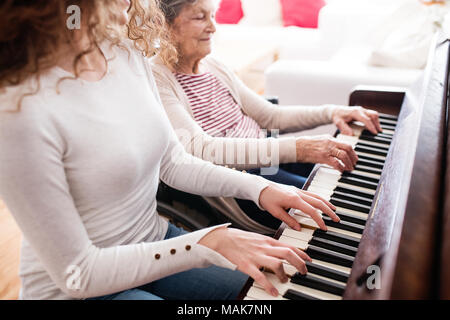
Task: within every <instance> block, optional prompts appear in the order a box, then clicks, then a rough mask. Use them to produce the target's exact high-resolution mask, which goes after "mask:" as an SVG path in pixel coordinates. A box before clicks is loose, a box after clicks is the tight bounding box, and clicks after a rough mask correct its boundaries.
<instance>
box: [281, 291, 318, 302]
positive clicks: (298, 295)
mask: <svg viewBox="0 0 450 320" xmlns="http://www.w3.org/2000/svg"><path fill="white" fill-rule="evenodd" d="M283 298H286V299H289V300H319V299H318V298H316V297H313V296H310V295H308V294H306V293H303V292H300V291H296V290H293V289H288V290H286V292H285V293H284V295H283Z"/></svg>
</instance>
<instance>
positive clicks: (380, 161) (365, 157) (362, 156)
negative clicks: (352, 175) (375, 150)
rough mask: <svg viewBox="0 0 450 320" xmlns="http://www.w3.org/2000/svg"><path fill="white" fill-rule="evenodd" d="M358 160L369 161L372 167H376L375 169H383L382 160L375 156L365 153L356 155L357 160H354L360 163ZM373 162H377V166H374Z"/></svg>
mask: <svg viewBox="0 0 450 320" xmlns="http://www.w3.org/2000/svg"><path fill="white" fill-rule="evenodd" d="M360 161H366V162H368V163H369V162H370V163H372V165H371V166H373V167H374V168H377V169H383V166H384V160H381V159H375V158H372V157H369V156H365V155H358V161H357V162H356V164H360ZM375 164H377V165H378V166H377V167H375ZM380 166H381V167H380Z"/></svg>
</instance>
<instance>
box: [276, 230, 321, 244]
mask: <svg viewBox="0 0 450 320" xmlns="http://www.w3.org/2000/svg"><path fill="white" fill-rule="evenodd" d="M313 233H314V230H313V229H309V228H302V230H301V231H297V230H294V229H291V228H290V227H286V228H285V229H284V230H283V232H282V235H283V236H286V237H290V238H294V239H298V240H303V241H306V242H308V241H309V240H311V238H312V237H313Z"/></svg>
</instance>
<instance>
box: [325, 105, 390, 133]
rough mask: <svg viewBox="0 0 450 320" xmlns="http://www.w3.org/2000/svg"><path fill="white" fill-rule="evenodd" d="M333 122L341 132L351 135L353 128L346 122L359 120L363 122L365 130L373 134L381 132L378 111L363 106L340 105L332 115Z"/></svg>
mask: <svg viewBox="0 0 450 320" xmlns="http://www.w3.org/2000/svg"><path fill="white" fill-rule="evenodd" d="M332 120H333V123H334V124H335V125H336V126H337V127H338V129H339V130H340V131H341V133H342V134H345V135H349V136H352V135H353V130H352V129H351V128H350V126H349V125H348V123H350V122H352V121H360V122H362V123H364V125H365V126H366V128H367V130H369V131H370V132H372V133H373V134H377V133H378V132H381V126H380V121H379V119H378V112H376V111H373V110H369V109H364V108H363V107H340V108H337V109H336V110H335V111H334V112H333V115H332Z"/></svg>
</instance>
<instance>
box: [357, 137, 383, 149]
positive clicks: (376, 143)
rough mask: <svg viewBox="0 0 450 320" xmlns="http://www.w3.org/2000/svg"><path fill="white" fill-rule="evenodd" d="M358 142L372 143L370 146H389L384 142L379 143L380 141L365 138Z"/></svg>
mask: <svg viewBox="0 0 450 320" xmlns="http://www.w3.org/2000/svg"><path fill="white" fill-rule="evenodd" d="M358 142H361V143H364V144H367V145H370V146H374V147H375V148H376V147H382V148H389V145H387V144H384V143H379V142H373V141H369V140H364V139H360V140H359V141H358Z"/></svg>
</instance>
